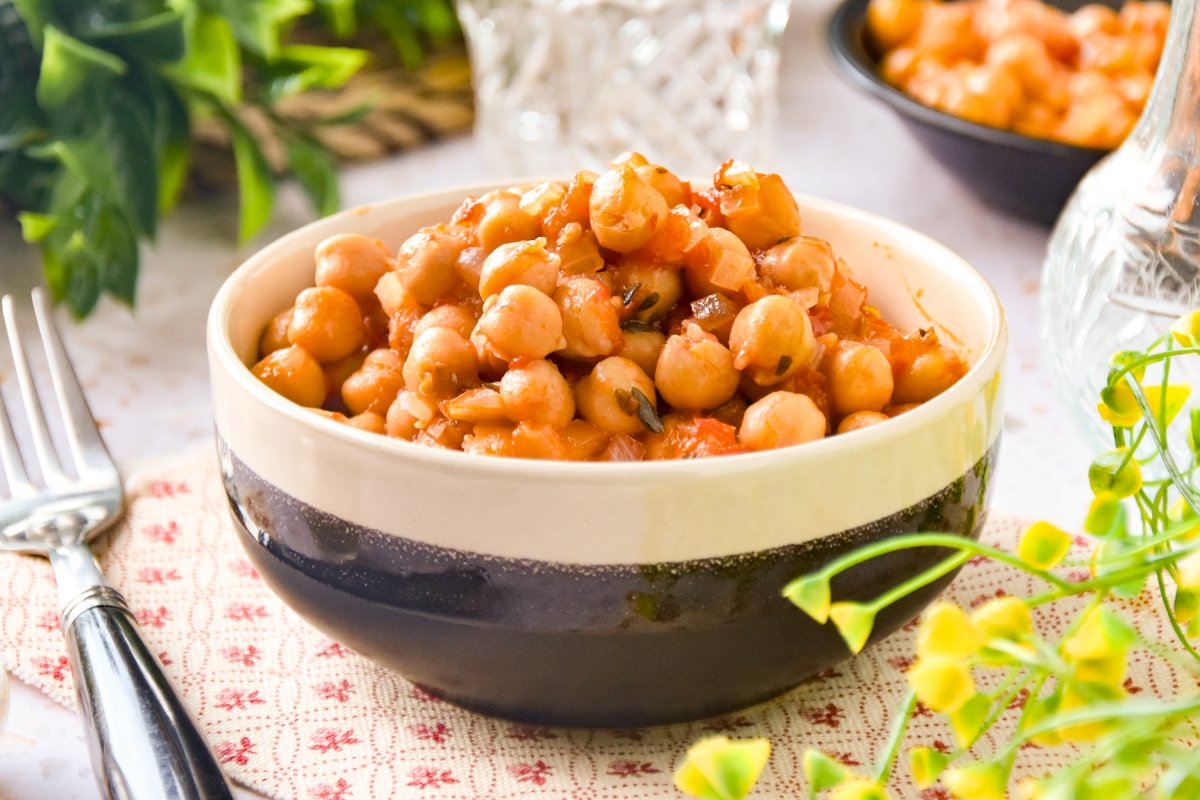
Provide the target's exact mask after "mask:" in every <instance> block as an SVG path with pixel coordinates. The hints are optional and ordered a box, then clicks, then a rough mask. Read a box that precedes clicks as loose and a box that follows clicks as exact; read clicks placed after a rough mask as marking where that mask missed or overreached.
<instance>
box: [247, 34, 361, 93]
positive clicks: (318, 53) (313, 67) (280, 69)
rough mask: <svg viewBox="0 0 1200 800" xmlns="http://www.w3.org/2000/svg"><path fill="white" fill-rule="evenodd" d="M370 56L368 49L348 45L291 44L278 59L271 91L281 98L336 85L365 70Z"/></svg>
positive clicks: (270, 86) (340, 84)
mask: <svg viewBox="0 0 1200 800" xmlns="http://www.w3.org/2000/svg"><path fill="white" fill-rule="evenodd" d="M368 58H370V53H368V52H367V51H366V50H356V49H353V48H349V47H320V46H317V45H307V44H297V45H288V46H286V47H284V48H282V49H281V51H280V54H279V58H278V60H277V61H276V62H275V65H276V70H275V71H274V72H275V77H273V78H272V79H271V80H270V85H269V87H268V92H269V94H270V96H271V97H274V98H277V99H278V98H282V97H289V96H291V95H295V94H300V93H301V92H305V91H308V90H309V89H334V88H337V87H339V86H342V85H343V84H345V83H346V81H348V80H349V79H350V77H351V76H352V75H354V73H356V72H358V71H359V70H360V69H362V67H363V65H364V64H366V63H367V59H368Z"/></svg>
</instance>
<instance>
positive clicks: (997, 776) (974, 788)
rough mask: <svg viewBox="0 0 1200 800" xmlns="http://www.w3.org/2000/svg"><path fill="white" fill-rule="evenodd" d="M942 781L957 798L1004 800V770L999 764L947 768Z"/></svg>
mask: <svg viewBox="0 0 1200 800" xmlns="http://www.w3.org/2000/svg"><path fill="white" fill-rule="evenodd" d="M942 783H944V784H946V788H947V789H949V790H950V793H951V794H953V795H954V796H955V798H957V800H1005V798H1004V771H1003V770H1002V769H1000V765H999V764H972V765H971V766H969V767H959V768H955V769H948V770H946V772H945V773H944V774H943V775H942Z"/></svg>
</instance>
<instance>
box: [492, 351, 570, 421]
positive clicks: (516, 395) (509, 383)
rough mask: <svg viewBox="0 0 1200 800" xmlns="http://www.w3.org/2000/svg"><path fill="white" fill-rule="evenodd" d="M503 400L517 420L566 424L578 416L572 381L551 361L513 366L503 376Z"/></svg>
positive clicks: (508, 411) (512, 416)
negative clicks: (572, 391)
mask: <svg viewBox="0 0 1200 800" xmlns="http://www.w3.org/2000/svg"><path fill="white" fill-rule="evenodd" d="M500 400H501V402H502V403H503V404H504V410H505V413H506V414H507V415H508V418H509V419H511V420H512V421H513V422H538V423H544V424H547V425H566V424H567V423H568V422H570V421H571V419H572V418H573V417H574V416H575V398H574V397H572V395H571V385H570V384H568V383H567V381H566V379H565V378H564V377H563V376H562V373H560V372H559V371H558V367H556V366H554V364H552V363H550V362H549V361H544V360H538V361H530V362H528V363H527V364H524V365H522V366H519V367H518V366H514V367H512V368H511V369H509V370H508V372H506V373H504V377H503V378H501V379H500Z"/></svg>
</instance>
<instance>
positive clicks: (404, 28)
mask: <svg viewBox="0 0 1200 800" xmlns="http://www.w3.org/2000/svg"><path fill="white" fill-rule="evenodd" d="M367 13H368V15H369V17H370V20H371V22H372V23H373V24H374V25H375V26H377V27H378V28H379V29H380V30H382V31H383V32H384V33H385V34H387V36H388V38H389V39H391V40H392V47H394V48H395V49H396V54H397V55H399V56H400V63H402V64H403V65H404V67H405V68H406V69H410V70H412V69H416V68H417V67H419V66H420V65H421V58H422V56H423V55H424V52H425V48H424V47H423V46H422V44H421V39H420V37H419V36H417V32H416V29H414V28H413V26H412V23H410V22H409V21H408V20H407V19H405V17H404V15H403V14H402V13H401V12H400V11H399V10H398V9H397V8H396V7H395V6H393V5H390V4H386V3H377V4H374V5H372V6H370V9H369V11H368V12H367Z"/></svg>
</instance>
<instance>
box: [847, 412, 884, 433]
mask: <svg viewBox="0 0 1200 800" xmlns="http://www.w3.org/2000/svg"><path fill="white" fill-rule="evenodd" d="M889 419H890V417H889V416H888V415H887V414H881V413H880V412H878V411H855V412H854V413H853V414H849V415H847V416H846V417H844V418H843V419H842V421H841V422H839V423H838V427H837V432H838V433H850V432H851V431H861V430H862V429H863V428H869V427H871V426H872V425H878V424H879V423H881V422H887V421H888V420H889Z"/></svg>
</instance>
